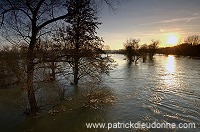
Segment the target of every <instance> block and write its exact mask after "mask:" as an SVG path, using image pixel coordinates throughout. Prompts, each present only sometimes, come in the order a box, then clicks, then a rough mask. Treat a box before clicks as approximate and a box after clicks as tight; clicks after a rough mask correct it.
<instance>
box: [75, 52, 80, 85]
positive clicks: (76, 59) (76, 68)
mask: <svg viewBox="0 0 200 132" xmlns="http://www.w3.org/2000/svg"><path fill="white" fill-rule="evenodd" d="M78 61H79V59H78V57H77V56H75V57H74V84H75V85H77V84H78V80H79V79H78V70H79V69H78Z"/></svg>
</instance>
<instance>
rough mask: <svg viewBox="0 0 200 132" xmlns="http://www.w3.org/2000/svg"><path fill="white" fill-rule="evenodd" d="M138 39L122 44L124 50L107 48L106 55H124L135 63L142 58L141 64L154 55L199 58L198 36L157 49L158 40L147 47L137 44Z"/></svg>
mask: <svg viewBox="0 0 200 132" xmlns="http://www.w3.org/2000/svg"><path fill="white" fill-rule="evenodd" d="M139 42H140V39H133V38H130V39H128V40H127V41H126V42H125V43H124V49H120V50H109V48H107V49H106V50H105V51H106V52H107V53H113V54H125V55H126V56H127V58H128V60H129V61H132V62H135V63H136V62H137V61H138V60H139V59H140V58H143V62H144V61H145V60H146V59H147V56H148V58H149V59H150V60H152V59H153V56H154V54H166V55H169V54H172V55H181V56H193V57H200V36H199V35H191V36H188V37H187V38H186V39H185V40H184V42H183V43H180V44H177V45H175V46H172V47H162V48H160V47H159V44H160V41H159V40H152V42H151V43H150V44H149V45H147V44H143V45H140V44H139Z"/></svg>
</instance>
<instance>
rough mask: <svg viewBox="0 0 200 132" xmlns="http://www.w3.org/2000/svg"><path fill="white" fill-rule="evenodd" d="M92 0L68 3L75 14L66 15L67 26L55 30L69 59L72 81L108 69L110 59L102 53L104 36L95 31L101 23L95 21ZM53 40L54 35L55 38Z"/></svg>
mask: <svg viewBox="0 0 200 132" xmlns="http://www.w3.org/2000/svg"><path fill="white" fill-rule="evenodd" d="M92 4H93V3H91V0H72V1H70V2H68V3H67V7H68V12H69V13H71V14H73V13H74V12H77V15H76V16H74V17H68V18H66V19H65V21H66V22H67V23H69V25H68V26H66V27H62V28H61V29H60V32H58V33H57V37H56V38H57V42H59V43H63V45H64V47H65V50H64V52H65V54H66V57H68V58H69V59H70V60H71V61H69V64H70V66H71V67H72V74H73V84H75V85H76V84H78V80H79V79H81V78H83V77H85V76H90V77H95V78H98V77H99V75H100V73H103V72H108V70H109V69H110V65H109V64H108V63H109V62H111V59H110V58H109V57H108V56H104V57H103V56H102V54H104V53H105V52H104V51H103V44H102V42H103V40H102V38H99V37H98V36H97V35H96V29H97V28H98V25H99V24H100V23H99V22H98V21H97V19H98V18H97V16H96V10H94V9H93V8H92ZM55 40H56V39H55Z"/></svg>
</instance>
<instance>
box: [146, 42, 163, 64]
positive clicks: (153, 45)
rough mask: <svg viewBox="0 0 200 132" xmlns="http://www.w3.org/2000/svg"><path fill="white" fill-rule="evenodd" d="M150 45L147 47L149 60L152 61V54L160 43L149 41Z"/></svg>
mask: <svg viewBox="0 0 200 132" xmlns="http://www.w3.org/2000/svg"><path fill="white" fill-rule="evenodd" d="M151 41H152V42H151V44H150V45H148V52H149V59H150V60H152V59H153V56H154V54H155V53H156V50H157V49H158V45H159V44H160V41H158V40H151Z"/></svg>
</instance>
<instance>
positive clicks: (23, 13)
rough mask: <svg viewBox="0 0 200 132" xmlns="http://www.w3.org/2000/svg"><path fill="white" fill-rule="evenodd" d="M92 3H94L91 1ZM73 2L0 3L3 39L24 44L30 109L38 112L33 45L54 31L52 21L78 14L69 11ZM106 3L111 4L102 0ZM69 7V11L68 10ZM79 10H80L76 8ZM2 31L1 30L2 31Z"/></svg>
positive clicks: (9, 0)
mask: <svg viewBox="0 0 200 132" xmlns="http://www.w3.org/2000/svg"><path fill="white" fill-rule="evenodd" d="M90 1H93V2H94V0H90ZM70 2H81V1H74V0H1V1H0V26H1V29H2V30H1V31H2V32H3V34H4V37H5V38H6V39H7V40H8V41H9V42H11V43H14V44H16V43H20V41H23V42H26V43H27V45H28V49H27V59H26V60H27V79H26V82H27V88H26V89H27V94H28V101H29V105H30V110H31V112H33V113H36V112H37V111H38V106H37V101H36V97H35V90H34V85H33V82H34V79H33V76H34V68H35V65H36V64H37V62H36V51H35V49H36V45H37V43H39V42H38V41H39V39H40V38H41V37H42V36H43V35H44V34H46V33H49V32H51V31H52V29H53V28H54V24H55V22H58V21H59V20H63V19H65V18H68V17H69V18H70V17H72V16H73V17H76V14H77V13H78V12H76V11H73V12H68V11H69V10H70V9H72V8H73V7H70V6H68V5H69V4H68V3H70ZM105 2H106V3H107V4H109V3H110V2H109V1H108V0H105ZM67 8H69V10H67ZM78 8H79V7H78ZM78 10H79V9H78ZM3 29H4V30H3Z"/></svg>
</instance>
